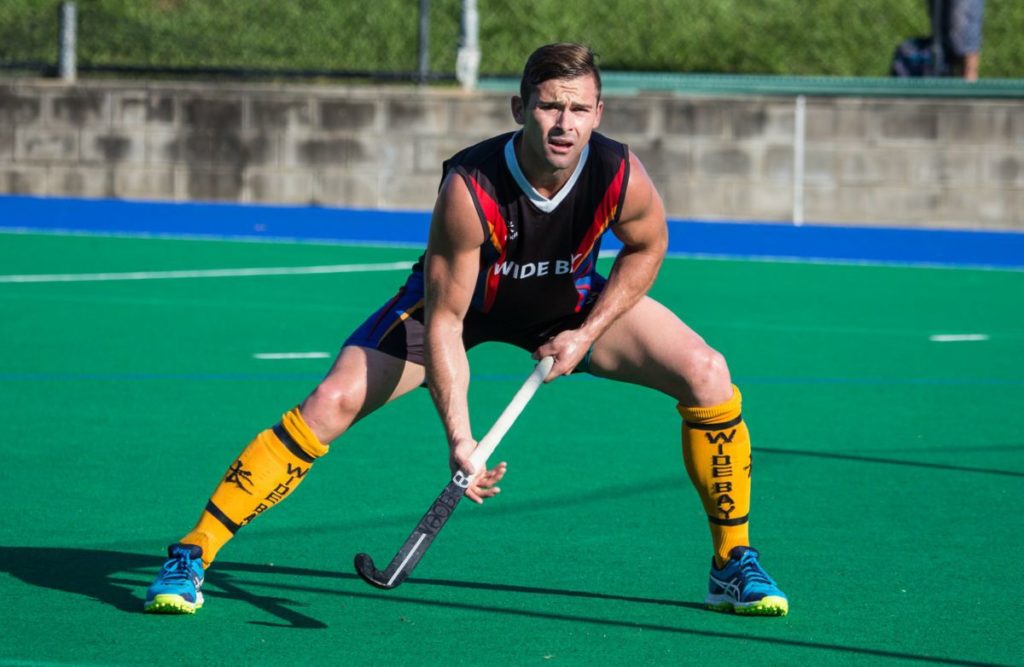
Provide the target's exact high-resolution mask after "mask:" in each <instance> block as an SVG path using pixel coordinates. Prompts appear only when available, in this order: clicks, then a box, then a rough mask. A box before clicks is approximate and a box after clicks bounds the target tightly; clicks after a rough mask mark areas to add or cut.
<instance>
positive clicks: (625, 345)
mask: <svg viewBox="0 0 1024 667" xmlns="http://www.w3.org/2000/svg"><path fill="white" fill-rule="evenodd" d="M590 369H591V372H592V373H593V374H594V375H597V376H598V377H606V378H609V379H612V380H619V381H621V382H629V383H631V384H639V385H642V386H645V387H650V388H651V389H657V390H658V391H660V392H662V393H664V394H667V395H669V396H671V397H672V398H674V399H676V400H677V401H678V402H679V403H681V404H683V405H717V404H719V403H722V402H725V401H727V400H729V398H730V397H731V396H732V379H731V378H730V376H729V368H728V366H727V365H726V362H725V358H724V357H723V356H722V355H721V354H719V353H718V352H717V351H715V350H714V349H712V348H711V347H710V346H708V344H707V343H706V342H704V339H703V338H701V337H700V336H699V335H697V333H696V332H695V331H694V330H693V329H691V328H690V327H688V326H686V324H684V323H683V321H682V320H680V319H679V318H678V317H676V315H675V314H674V313H673V312H672V311H670V310H669V309H668V308H666V307H665V306H663V305H661V304H660V303H658V302H657V301H655V300H654V299H651V298H649V297H644V298H643V299H641V300H640V301H639V302H638V303H637V304H636V305H635V306H633V308H632V309H630V311H629V312H627V313H626V314H625V315H623V316H622V317H620V318H619V319H618V320H617V321H616V322H615V324H613V325H612V326H611V328H609V329H608V331H606V332H605V334H604V335H603V336H602V337H601V338H600V339H599V340H598V341H597V343H595V345H594V349H593V353H592V355H591V359H590Z"/></svg>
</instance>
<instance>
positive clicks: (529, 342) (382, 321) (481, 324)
mask: <svg viewBox="0 0 1024 667" xmlns="http://www.w3.org/2000/svg"><path fill="white" fill-rule="evenodd" d="M604 282H605V281H604V279H603V278H601V277H600V276H597V275H595V276H594V282H593V288H592V289H591V291H590V293H589V294H588V295H587V298H586V300H585V301H584V302H583V305H582V306H581V307H580V310H579V312H573V313H569V314H567V315H566V316H565V317H562V318H559V319H557V320H554V321H549V322H542V323H536V324H528V325H522V324H521V323H518V322H507V321H498V320H496V319H494V318H493V317H488V316H487V315H486V314H483V313H480V312H478V311H475V310H473V309H472V308H471V309H470V310H469V312H467V313H466V318H465V320H464V321H463V325H462V342H463V343H464V344H465V346H466V349H467V350H468V349H470V348H472V347H475V346H476V345H479V344H480V343H488V342H499V343H508V344H509V345H515V346H516V347H520V348H522V349H524V350H526V351H527V352H531V353H532V352H533V351H534V350H536V349H537V348H538V347H540V346H541V345H543V344H544V343H546V342H547V341H548V339H550V338H551V337H552V336H556V335H558V334H559V333H561V332H563V331H566V330H568V329H578V328H579V327H580V326H581V325H582V324H583V322H584V320H586V318H587V315H589V314H590V311H591V309H592V308H593V307H594V303H595V302H596V301H597V297H598V295H600V293H601V288H603V287H604ZM423 332H424V326H423V273H422V272H421V271H413V272H412V274H410V276H409V279H408V280H407V281H406V282H405V285H403V286H402V288H401V289H399V290H398V294H396V295H395V296H394V297H393V298H392V299H391V300H390V301H388V302H387V303H385V304H384V305H383V306H381V307H380V308H379V309H378V310H377V311H376V312H375V313H374V314H373V315H370V317H369V318H367V320H366V321H365V322H363V323H362V324H361V325H360V326H359V328H357V329H356V330H355V331H354V332H353V333H352V335H351V336H349V337H348V340H346V341H345V345H358V346H359V347H367V348H370V349H373V350H380V351H381V352H384V353H385V354H388V355H391V356H392V357H398V358H399V359H404V360H405V361H411V362H413V363H415V364H419V365H421V366H422V365H423V338H424V335H423ZM589 357H590V354H589V352H588V353H587V359H585V360H584V362H583V363H581V364H580V366H579V367H577V370H579V371H584V370H586V369H585V365H586V362H587V361H589Z"/></svg>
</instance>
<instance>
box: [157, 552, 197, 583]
mask: <svg viewBox="0 0 1024 667" xmlns="http://www.w3.org/2000/svg"><path fill="white" fill-rule="evenodd" d="M163 578H164V579H165V580H168V581H188V580H189V579H191V578H192V556H190V555H189V554H187V553H185V552H179V553H178V555H177V556H175V557H174V558H170V559H168V561H167V562H166V563H164V572H163Z"/></svg>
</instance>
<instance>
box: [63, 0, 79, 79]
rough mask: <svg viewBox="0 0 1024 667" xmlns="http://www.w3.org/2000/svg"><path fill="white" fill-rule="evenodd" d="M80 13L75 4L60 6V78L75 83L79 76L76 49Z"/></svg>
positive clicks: (69, 3) (68, 3) (65, 3)
mask: <svg viewBox="0 0 1024 667" xmlns="http://www.w3.org/2000/svg"><path fill="white" fill-rule="evenodd" d="M77 14H78V12H77V10H76V8H75V3H73V2H64V3H61V6H60V57H59V61H58V62H59V64H58V70H59V71H60V78H62V79H64V81H66V82H67V83H73V82H74V81H75V78H76V77H77V76H78V64H77V63H76V62H75V48H76V42H77V41H78V16H77Z"/></svg>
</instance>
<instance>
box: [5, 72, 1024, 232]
mask: <svg viewBox="0 0 1024 667" xmlns="http://www.w3.org/2000/svg"><path fill="white" fill-rule="evenodd" d="M795 118H796V115H795V104H794V100H793V99H792V98H783V97H729V98H697V97H682V96H673V95H665V94H649V95H639V96H630V97H609V98H608V99H607V100H606V109H605V116H604V122H603V124H602V126H601V130H602V131H604V132H605V133H607V134H609V135H610V136H612V137H614V138H617V139H619V140H621V141H625V142H626V143H629V144H630V146H631V147H632V148H633V150H634V151H635V152H636V153H637V155H638V156H639V157H640V159H641V160H642V161H643V162H644V164H645V166H646V168H647V170H648V172H649V173H650V174H651V176H652V178H653V179H654V181H655V183H656V184H657V185H658V187H659V189H660V190H661V192H662V195H663V197H664V199H665V202H666V205H667V209H668V212H669V215H670V216H672V217H696V218H707V219H742V220H789V219H790V217H791V215H792V211H793V204H794V202H793V196H794V195H793V178H794V154H793V143H794V128H795V126H796V123H795ZM513 127H514V125H513V122H512V120H511V115H510V113H509V104H508V95H505V94H497V93H475V94H465V93H462V92H459V91H454V90H437V89H427V90H423V89H417V88H413V87H381V88H375V87H338V86H309V85H302V86H299V85H294V86H293V85H287V86H284V85H267V84H255V85H250V84H202V83H170V82H168V83H140V82H131V81H115V82H110V81H107V82H103V81H86V82H81V83H79V84H77V85H74V86H67V85H64V84H61V83H58V82H54V81H37V80H8V81H6V82H4V81H0V193H18V194H33V195H55V196H75V197H113V198H127V199H155V200H173V201H233V202H261V203H287V204H317V205H337V206H349V207H366V208H392V209H429V208H430V207H431V205H432V204H433V199H434V195H435V193H436V189H437V184H438V178H439V174H440V165H441V162H442V161H443V160H444V159H445V158H447V157H449V156H450V155H451V154H453V153H455V152H456V151H457V150H459V149H460V148H462V147H464V146H466V145H468V144H470V143H473V142H475V141H478V140H480V139H483V138H486V137H488V136H491V135H493V134H497V133H499V132H503V131H506V130H509V129H512V128H513ZM805 127H806V134H805V136H806V149H805V157H804V169H805V173H804V188H803V190H804V215H805V219H806V220H807V221H808V222H824V223H857V224H884V225H901V226H928V227H958V228H988V229H1024V104H1021V103H1020V102H1018V101H1007V102H1002V101H984V100H975V101H964V100H956V101H941V100H920V99H916V100H909V99H908V100H899V99H884V100H880V99H856V98H811V99H809V100H808V101H807V111H806V123H805Z"/></svg>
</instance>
